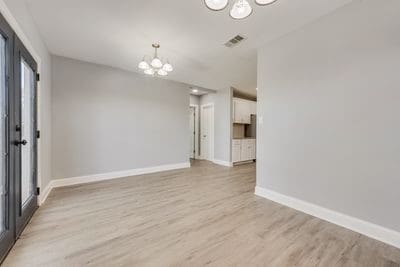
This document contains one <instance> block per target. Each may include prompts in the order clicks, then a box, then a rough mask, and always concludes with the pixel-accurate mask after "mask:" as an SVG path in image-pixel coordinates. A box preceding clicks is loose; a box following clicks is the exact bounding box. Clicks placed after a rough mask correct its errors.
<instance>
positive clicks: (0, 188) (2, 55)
mask: <svg viewBox="0 0 400 267" xmlns="http://www.w3.org/2000/svg"><path fill="white" fill-rule="evenodd" d="M6 89H7V88H6V40H5V39H4V37H3V36H0V235H1V233H3V231H4V230H6V218H7V217H6V212H7V209H6V207H7V191H8V190H7V123H6V121H7V117H6V114H7V94H6Z"/></svg>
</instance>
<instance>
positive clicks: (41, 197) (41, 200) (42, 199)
mask: <svg viewBox="0 0 400 267" xmlns="http://www.w3.org/2000/svg"><path fill="white" fill-rule="evenodd" d="M52 189H53V181H50V182H49V183H48V185H47V186H46V187H45V188H44V189H43V190H42V192H40V195H39V197H38V205H39V206H41V205H42V204H43V203H44V202H45V201H46V199H47V197H48V196H49V194H50V192H51V190H52Z"/></svg>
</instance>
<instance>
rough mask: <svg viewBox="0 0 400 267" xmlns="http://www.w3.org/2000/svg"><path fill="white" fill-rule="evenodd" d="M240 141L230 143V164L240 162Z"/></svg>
mask: <svg viewBox="0 0 400 267" xmlns="http://www.w3.org/2000/svg"><path fill="white" fill-rule="evenodd" d="M240 150H241V140H233V141H232V162H239V161H240Z"/></svg>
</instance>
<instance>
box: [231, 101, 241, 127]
mask: <svg viewBox="0 0 400 267" xmlns="http://www.w3.org/2000/svg"><path fill="white" fill-rule="evenodd" d="M233 122H234V123H241V122H240V107H239V101H238V100H236V99H234V100H233Z"/></svg>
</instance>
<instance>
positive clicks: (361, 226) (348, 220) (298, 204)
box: [255, 186, 400, 248]
mask: <svg viewBox="0 0 400 267" xmlns="http://www.w3.org/2000/svg"><path fill="white" fill-rule="evenodd" d="M255 194H256V195H257V196H260V197H263V198H266V199H269V200H271V201H274V202H277V203H279V204H282V205H285V206H288V207H290V208H293V209H295V210H299V211H301V212H304V213H307V214H309V215H312V216H315V217H317V218H320V219H322V220H325V221H328V222H331V223H334V224H337V225H339V226H342V227H344V228H347V229H350V230H352V231H355V232H357V233H360V234H363V235H365V236H368V237H371V238H373V239H376V240H379V241H381V242H384V243H386V244H389V245H392V246H394V247H397V248H400V233H399V232H397V231H394V230H391V229H388V228H385V227H382V226H379V225H376V224H373V223H370V222H367V221H363V220H361V219H357V218H355V217H351V216H349V215H345V214H342V213H339V212H336V211H333V210H330V209H327V208H324V207H321V206H318V205H315V204H312V203H309V202H306V201H303V200H300V199H296V198H293V197H289V196H286V195H283V194H280V193H277V192H275V191H271V190H268V189H265V188H262V187H259V186H256V188H255Z"/></svg>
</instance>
